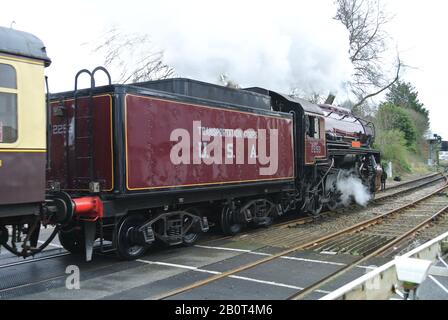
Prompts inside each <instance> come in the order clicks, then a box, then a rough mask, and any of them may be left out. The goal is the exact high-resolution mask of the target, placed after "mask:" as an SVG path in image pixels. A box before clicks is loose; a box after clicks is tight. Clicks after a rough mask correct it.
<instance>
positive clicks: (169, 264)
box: [136, 259, 330, 294]
mask: <svg viewBox="0 0 448 320" xmlns="http://www.w3.org/2000/svg"><path fill="white" fill-rule="evenodd" d="M136 261H138V262H142V263H146V264H154V265H159V266H166V267H173V268H180V269H186V270H191V271H196V272H203V273H209V274H213V275H218V274H222V272H219V271H212V270H206V269H201V268H198V267H192V266H187V265H183V264H176V263H168V262H160V261H149V260H143V259H137V260H136ZM229 278H232V279H238V280H244V281H250V282H256V283H263V284H267V285H271V286H275V287H283V288H289V289H295V290H303V288H301V287H297V286H293V285H289V284H285V283H280V282H275V281H266V280H260V279H255V278H248V277H242V276H236V275H230V276H229ZM316 292H318V293H324V294H328V293H330V292H329V291H324V290H316Z"/></svg>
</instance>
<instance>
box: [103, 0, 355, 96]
mask: <svg viewBox="0 0 448 320" xmlns="http://www.w3.org/2000/svg"><path fill="white" fill-rule="evenodd" d="M150 3H151V4H150V5H149V4H148V2H143V1H142V3H141V6H140V5H139V6H137V7H139V10H131V11H132V17H127V16H126V14H128V13H126V12H122V13H120V20H121V21H126V24H124V23H119V24H118V27H122V28H126V30H125V31H127V32H140V33H146V34H148V35H149V36H150V37H151V40H152V42H153V44H155V45H157V47H158V49H160V50H163V53H164V62H165V63H167V64H168V65H170V66H172V67H174V68H175V70H176V73H177V74H178V75H179V76H182V77H191V78H195V79H199V80H203V81H208V82H214V83H217V82H219V76H220V75H226V76H227V77H229V79H232V80H233V81H234V82H235V83H237V84H238V85H239V86H240V87H248V86H262V87H266V88H269V89H273V90H279V91H281V92H286V93H288V91H289V90H290V89H291V88H299V89H301V91H303V92H310V93H311V92H321V93H324V94H326V93H328V91H334V92H337V91H339V92H341V88H343V86H344V83H345V82H346V81H347V80H348V79H349V77H350V75H351V73H352V65H351V63H350V61H349V56H348V49H349V43H348V33H347V30H345V28H344V27H343V26H342V24H340V23H339V22H338V21H335V20H334V19H332V18H333V16H334V14H335V12H336V11H335V7H334V3H333V1H332V0H321V1H309V0H306V1H305V0H302V1H290V0H285V1H280V2H276V3H273V2H272V1H263V0H261V1H257V2H252V1H236V0H228V1H221V2H216V1H202V0H201V1H194V2H191V1H154V2H153V1H150ZM106 7H110V6H106ZM145 8H148V10H145ZM105 10H107V9H105ZM109 10H111V9H109Z"/></svg>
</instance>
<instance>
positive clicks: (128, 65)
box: [93, 27, 174, 83]
mask: <svg viewBox="0 0 448 320" xmlns="http://www.w3.org/2000/svg"><path fill="white" fill-rule="evenodd" d="M93 52H95V53H100V54H102V55H104V66H105V67H106V68H111V69H113V70H116V71H118V78H117V79H115V80H116V82H118V83H128V82H139V81H150V80H159V79H167V78H171V77H173V76H174V69H173V68H172V67H170V66H169V65H167V64H166V63H164V62H163V52H162V51H157V50H155V49H154V47H153V46H152V43H151V41H150V38H149V36H148V35H146V34H137V33H134V34H125V33H122V32H121V31H120V30H119V29H118V28H116V27H113V28H112V29H110V30H109V31H108V32H106V34H105V35H103V36H102V37H101V41H100V44H99V45H97V46H96V47H95V48H94V49H93Z"/></svg>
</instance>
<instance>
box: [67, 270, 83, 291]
mask: <svg viewBox="0 0 448 320" xmlns="http://www.w3.org/2000/svg"><path fill="white" fill-rule="evenodd" d="M65 273H66V274H68V277H67V279H65V287H66V288H67V289H68V290H79V289H81V283H80V272H79V267H78V266H75V265H69V266H67V268H65Z"/></svg>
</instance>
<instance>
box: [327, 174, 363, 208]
mask: <svg viewBox="0 0 448 320" xmlns="http://www.w3.org/2000/svg"><path fill="white" fill-rule="evenodd" d="M326 189H327V190H331V191H333V193H337V194H338V195H339V198H338V200H339V201H338V204H339V205H342V206H344V207H347V206H349V205H350V204H351V203H352V202H353V201H355V202H356V203H357V204H358V205H360V206H363V207H365V206H366V205H367V204H368V202H369V201H370V199H371V198H372V195H371V194H370V192H369V189H368V188H367V187H366V186H365V185H364V184H363V183H362V181H361V179H360V178H359V177H358V176H357V175H355V173H354V172H353V171H352V170H342V171H340V172H339V174H337V175H332V176H329V177H328V179H327V182H326Z"/></svg>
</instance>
